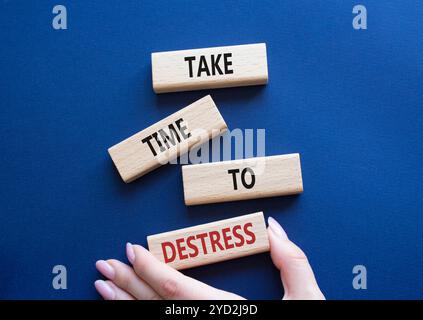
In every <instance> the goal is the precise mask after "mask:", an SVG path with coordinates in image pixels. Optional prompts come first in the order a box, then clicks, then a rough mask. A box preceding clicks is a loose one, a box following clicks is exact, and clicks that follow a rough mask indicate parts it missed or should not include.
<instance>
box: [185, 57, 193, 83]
mask: <svg viewBox="0 0 423 320" xmlns="http://www.w3.org/2000/svg"><path fill="white" fill-rule="evenodd" d="M184 60H185V61H188V64H189V77H190V78H192V77H193V76H194V72H193V71H192V62H193V61H194V60H195V57H185V59H184Z"/></svg>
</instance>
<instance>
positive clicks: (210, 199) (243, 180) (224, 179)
mask: <svg viewBox="0 0 423 320" xmlns="http://www.w3.org/2000/svg"><path fill="white" fill-rule="evenodd" d="M182 178H183V184H184V197H185V204H186V205H197V204H205V203H215V202H226V201H236V200H247V199H255V198H266V197H274V196H283V195H290V194H296V193H300V192H302V191H303V182H302V177H301V165H300V155H299V154H298V153H294V154H287V155H279V156H271V157H258V158H249V159H240V160H234V161H223V162H212V163H204V164H194V165H186V166H183V167H182Z"/></svg>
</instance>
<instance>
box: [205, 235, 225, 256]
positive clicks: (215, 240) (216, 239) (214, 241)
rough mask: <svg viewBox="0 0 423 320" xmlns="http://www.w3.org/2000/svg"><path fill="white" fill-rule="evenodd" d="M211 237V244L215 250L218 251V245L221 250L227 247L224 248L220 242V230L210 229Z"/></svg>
mask: <svg viewBox="0 0 423 320" xmlns="http://www.w3.org/2000/svg"><path fill="white" fill-rule="evenodd" d="M209 237H210V244H211V247H212V251H213V252H216V246H218V247H219V249H220V250H225V248H223V246H222V244H221V243H220V242H219V241H220V233H219V232H218V231H210V232H209Z"/></svg>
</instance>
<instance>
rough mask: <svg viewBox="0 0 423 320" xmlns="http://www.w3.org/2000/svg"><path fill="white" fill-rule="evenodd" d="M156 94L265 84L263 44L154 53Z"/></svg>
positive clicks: (152, 59) (266, 75) (266, 78)
mask: <svg viewBox="0 0 423 320" xmlns="http://www.w3.org/2000/svg"><path fill="white" fill-rule="evenodd" d="M151 66H152V74H153V89H154V91H155V92H156V93H163V92H176V91H189V90H200V89H213V88H227V87H240V86H252V85H261V84H266V83H267V80H268V73H267V55H266V44H265V43H256V44H246V45H238V46H228V47H213V48H205V49H192V50H178V51H167V52H155V53H152V54H151Z"/></svg>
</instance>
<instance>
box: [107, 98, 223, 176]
mask: <svg viewBox="0 0 423 320" xmlns="http://www.w3.org/2000/svg"><path fill="white" fill-rule="evenodd" d="M226 130H227V126H226V123H225V121H224V120H223V118H222V116H221V114H220V113H219V110H218V109H217V107H216V105H215V104H214V101H213V100H212V98H211V97H210V96H206V97H204V98H201V99H200V100H197V101H195V102H194V103H192V104H190V105H189V106H187V107H185V108H183V109H181V110H179V111H177V112H175V113H174V114H172V115H170V116H168V117H166V118H164V119H163V120H161V121H159V122H157V123H156V124H153V125H152V126H150V127H148V128H147V129H144V130H142V131H140V132H138V133H136V134H134V135H133V136H131V137H129V138H128V139H126V140H124V141H122V142H120V143H118V144H116V145H114V146H113V147H111V148H109V150H108V151H109V154H110V156H111V158H112V160H113V162H114V163H115V166H116V168H117V169H118V171H119V174H120V176H121V177H122V179H123V180H124V181H125V182H131V181H133V180H135V179H137V178H139V177H141V176H142V175H144V174H146V173H147V172H149V171H151V170H153V169H155V168H157V167H159V166H161V165H163V164H166V163H168V162H169V161H170V160H173V159H175V158H176V157H177V156H179V155H181V154H183V153H185V152H187V151H189V150H190V149H191V148H192V147H193V146H196V145H199V144H201V143H203V142H205V141H207V140H209V139H212V138H214V137H216V136H218V135H219V134H221V133H223V132H224V131H226Z"/></svg>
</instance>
